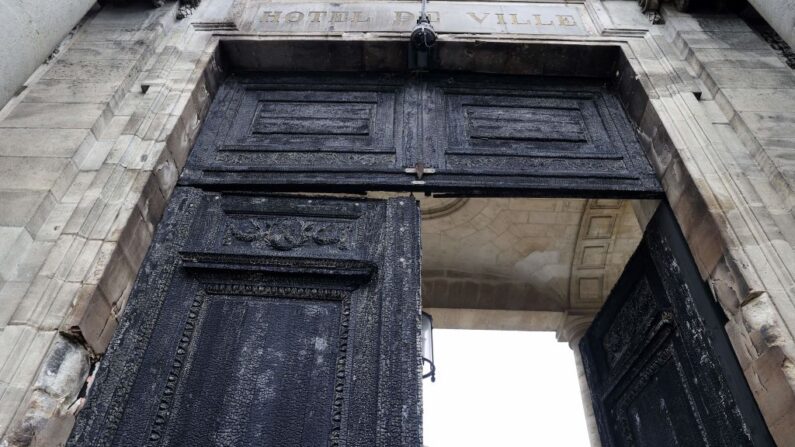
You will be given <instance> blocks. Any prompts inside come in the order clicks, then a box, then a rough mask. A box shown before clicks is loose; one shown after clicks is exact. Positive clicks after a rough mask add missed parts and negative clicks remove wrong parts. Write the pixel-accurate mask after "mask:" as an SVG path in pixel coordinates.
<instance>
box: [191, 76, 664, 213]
mask: <svg viewBox="0 0 795 447" xmlns="http://www.w3.org/2000/svg"><path fill="white" fill-rule="evenodd" d="M605 84H606V82H604V81H599V80H597V81H585V80H560V79H543V78H531V77H521V76H496V75H462V74H425V75H422V76H419V75H406V74H373V73H356V74H340V73H336V74H333V73H326V74H323V73H316V74H306V73H297V74H289V75H285V74H273V73H271V74H265V73H261V74H234V75H232V76H230V77H229V78H228V79H227V80H226V82H225V83H224V85H223V87H222V88H221V89H220V91H219V93H218V97H217V98H216V100H215V101H214V102H213V104H212V107H211V109H210V112H209V115H208V117H207V120H206V122H205V124H204V125H203V127H202V131H201V134H200V135H199V138H198V141H197V143H196V147H195V149H194V150H193V152H192V153H191V156H190V158H189V160H188V163H187V165H186V168H185V172H184V173H183V176H182V179H181V182H182V184H186V185H188V184H189V185H202V186H204V187H213V188H217V187H222V186H229V185H234V186H237V187H241V186H242V187H247V188H267V189H269V190H274V189H290V190H299V189H300V190H304V191H308V190H322V191H346V192H350V191H355V192H361V191H367V190H400V191H424V192H438V193H453V194H465V195H477V194H486V195H513V196H528V195H532V196H547V197H550V196H551V197H563V196H572V197H613V198H616V197H626V198H647V197H660V196H661V194H662V188H661V187H660V183H659V182H658V181H657V178H656V176H655V173H654V171H653V169H652V167H651V165H650V164H649V161H648V160H647V159H646V157H645V155H644V154H643V151H642V149H641V146H640V144H639V142H638V139H637V136H636V135H635V131H634V130H633V128H632V126H631V125H630V122H629V120H628V118H627V116H626V113H625V112H624V110H623V109H622V108H621V105H620V103H619V101H618V99H617V98H616V96H615V94H614V92H612V91H611V90H610V89H609V88H608V87H607V86H606V85H605Z"/></svg>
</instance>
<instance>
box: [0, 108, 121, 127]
mask: <svg viewBox="0 0 795 447" xmlns="http://www.w3.org/2000/svg"><path fill="white" fill-rule="evenodd" d="M104 110H105V105H104V104H82V103H81V104H64V103H21V104H19V105H17V106H16V107H14V109H13V110H12V111H11V113H9V115H8V116H7V117H6V119H4V120H2V121H0V128H7V127H12V128H13V127H17V128H19V127H24V128H36V129H91V128H92V127H93V126H94V125H95V124H96V122H97V120H99V119H100V117H101V116H102V112H103V111H104Z"/></svg>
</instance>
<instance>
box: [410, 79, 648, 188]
mask: <svg viewBox="0 0 795 447" xmlns="http://www.w3.org/2000/svg"><path fill="white" fill-rule="evenodd" d="M431 85H432V86H433V87H432V88H431V89H430V91H431V93H430V94H429V95H428V96H429V99H428V100H427V101H426V102H433V103H436V104H437V105H436V106H435V107H433V110H435V111H436V112H435V114H436V115H437V118H436V119H431V120H424V121H423V122H424V124H425V129H426V130H425V132H427V133H429V134H436V135H437V136H436V137H435V138H433V140H434V143H435V145H437V146H438V148H437V149H436V153H437V154H438V156H439V158H438V160H437V162H436V163H437V164H436V165H435V166H437V167H438V168H437V170H436V174H434V175H433V176H431V177H429V179H428V184H429V185H431V186H432V187H442V186H450V187H453V186H459V185H467V184H478V185H483V186H484V187H491V188H494V189H495V190H507V191H511V190H521V189H528V188H533V189H535V190H536V192H537V193H539V194H543V193H551V194H556V195H572V194H575V195H594V194H596V195H598V194H599V193H600V192H603V193H606V192H607V191H612V192H613V195H615V194H636V195H637V196H641V195H644V194H646V195H654V193H655V191H658V188H659V187H658V186H657V185H658V182H657V180H656V178H655V174H654V172H653V170H652V168H651V166H650V165H649V163H648V161H647V160H646V158H645V156H644V155H643V153H642V150H641V148H640V146H639V144H638V142H637V139H636V137H635V135H634V131H633V130H632V128H631V127H630V126H629V123H628V121H627V119H626V117H625V116H624V114H623V111H622V110H621V107H620V105H619V103H618V101H617V100H616V99H615V98H614V97H613V95H612V94H611V93H610V92H609V91H607V90H606V89H605V88H604V87H602V86H599V85H589V84H587V83H585V82H582V83H562V82H558V83H557V84H556V82H555V81H544V82H540V81H538V80H535V81H533V80H525V81H522V80H521V79H516V78H503V79H500V78H494V77H463V76H460V77H459V78H452V77H450V78H440V79H437V80H434V81H432V84H431ZM438 111H443V116H439V115H438Z"/></svg>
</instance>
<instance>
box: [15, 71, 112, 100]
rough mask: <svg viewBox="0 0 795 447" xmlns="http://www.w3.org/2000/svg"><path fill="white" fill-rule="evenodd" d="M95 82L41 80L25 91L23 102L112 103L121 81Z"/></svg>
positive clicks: (93, 80) (82, 80) (69, 79)
mask: <svg viewBox="0 0 795 447" xmlns="http://www.w3.org/2000/svg"><path fill="white" fill-rule="evenodd" d="M96 81H97V80H96V79H92V78H88V79H73V78H67V79H42V80H39V81H38V82H36V83H35V84H33V85H32V86H31V87H30V88H29V89H28V90H27V92H26V94H25V102H28V103H96V104H106V103H112V102H113V100H114V97H115V95H116V92H117V90H118V88H119V85H120V84H121V81H117V82H113V81H110V80H109V81H105V82H96ZM111 105H112V104H111Z"/></svg>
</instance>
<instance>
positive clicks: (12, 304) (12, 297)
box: [0, 281, 30, 337]
mask: <svg viewBox="0 0 795 447" xmlns="http://www.w3.org/2000/svg"><path fill="white" fill-rule="evenodd" d="M29 287H30V282H17V281H9V282H6V283H5V284H3V285H2V286H0V303H2V304H0V337H2V336H3V335H2V334H3V329H4V328H5V327H6V324H8V321H9V320H10V319H11V316H12V315H13V314H14V310H16V308H17V306H18V305H19V303H20V302H21V301H22V298H23V297H24V296H25V293H26V292H27V291H28V288H29Z"/></svg>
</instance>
